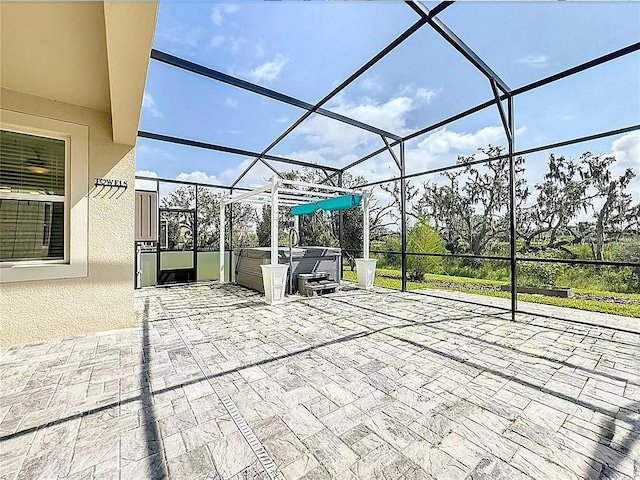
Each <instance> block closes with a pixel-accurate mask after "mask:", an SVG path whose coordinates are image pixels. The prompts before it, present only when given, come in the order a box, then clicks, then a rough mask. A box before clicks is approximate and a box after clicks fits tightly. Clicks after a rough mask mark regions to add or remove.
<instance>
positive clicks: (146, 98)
mask: <svg viewBox="0 0 640 480" xmlns="http://www.w3.org/2000/svg"><path fill="white" fill-rule="evenodd" d="M142 109H143V110H146V111H148V112H149V113H150V114H151V115H152V116H153V117H155V118H163V117H164V115H162V112H160V110H158V108H157V107H156V102H155V100H154V99H153V97H152V96H151V94H150V93H148V92H144V95H143V96H142Z"/></svg>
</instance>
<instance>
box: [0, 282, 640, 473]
mask: <svg viewBox="0 0 640 480" xmlns="http://www.w3.org/2000/svg"><path fill="white" fill-rule="evenodd" d="M488 301H490V302H492V303H491V304H487V302H488ZM136 307H137V309H138V311H139V314H140V318H139V320H140V322H139V323H140V326H139V327H137V328H134V329H127V330H119V331H110V332H103V333H96V334H88V335H84V336H79V337H73V338H66V339H61V340H57V341H52V342H45V343H41V344H37V345H22V346H16V347H10V348H4V349H2V350H0V478H2V479H5V478H6V479H15V478H25V479H26V478H28V479H32V478H47V479H49V478H81V479H84V478H87V479H91V478H94V479H98V478H122V479H125V478H126V479H131V478H133V479H135V478H141V479H143V478H144V479H148V478H167V477H170V478H176V479H178V478H180V479H181V478H184V479H207V478H208V479H218V478H221V479H241V478H243V479H245V478H247V479H248V478H251V479H253V478H265V479H266V478H287V479H298V478H305V479H310V478H339V479H350V478H362V479H369V478H372V479H373V478H384V479H406V480H408V479H430V478H431V479H433V478H474V479H476V478H478V479H480V478H487V479H489V478H491V479H494V478H497V479H501V478H503V479H527V478H534V479H539V478H545V479H552V478H559V479H572V478H575V479H583V478H594V479H595V478H616V479H625V480H630V479H638V478H640V328H639V322H638V320H637V319H628V318H624V317H616V316H609V315H602V314H594V313H592V312H588V313H585V312H579V311H576V310H570V309H562V308H559V307H548V306H544V307H537V306H533V307H532V306H530V305H526V304H525V305H523V306H522V308H523V310H525V311H526V312H529V313H519V314H518V315H517V318H516V321H512V320H511V316H510V314H509V313H508V312H505V310H504V309H503V308H502V307H504V305H503V302H502V299H491V300H488V299H487V298H482V299H479V298H477V297H474V296H470V295H464V294H460V293H446V292H433V291H431V292H430V291H422V292H415V293H401V292H397V291H391V290H383V289H378V288H376V289H374V290H372V291H362V290H357V289H354V288H352V287H348V286H346V287H345V288H343V289H342V290H341V291H339V292H338V293H336V294H334V295H330V296H326V297H317V298H309V299H296V298H292V299H289V301H288V302H286V303H285V304H284V305H280V306H267V305H265V304H264V302H263V301H262V299H261V298H260V296H258V295H257V294H255V293H254V292H251V291H248V290H245V289H242V288H240V287H235V286H229V285H226V286H220V285H217V284H215V283H212V284H198V285H191V286H178V287H172V288H157V289H154V288H149V289H143V290H141V291H139V292H138V293H137V298H136Z"/></svg>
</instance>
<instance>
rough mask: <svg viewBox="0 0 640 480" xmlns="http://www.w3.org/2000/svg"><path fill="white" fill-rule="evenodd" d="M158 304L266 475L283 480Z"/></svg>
mask: <svg viewBox="0 0 640 480" xmlns="http://www.w3.org/2000/svg"><path fill="white" fill-rule="evenodd" d="M158 302H159V303H160V306H161V307H162V310H163V312H164V313H165V316H166V318H167V319H168V320H169V322H171V325H172V326H173V328H175V329H176V332H177V333H178V336H179V337H180V339H181V340H182V343H184V345H185V347H187V348H188V349H189V353H191V356H192V357H193V359H194V360H195V362H196V364H197V365H198V368H199V369H200V371H201V372H202V374H203V375H204V377H205V378H206V379H207V382H209V385H211V388H213V391H214V393H215V394H216V396H217V397H218V399H219V400H220V402H222V405H223V406H224V408H225V410H226V411H227V413H228V414H229V416H230V417H231V419H232V420H233V423H235V425H236V427H238V430H240V433H241V434H242V436H243V437H244V439H245V440H246V441H247V443H248V444H249V447H250V448H251V450H252V451H253V453H254V454H255V456H256V457H257V458H258V461H259V462H260V464H261V465H262V468H263V469H264V471H265V473H266V474H267V475H268V476H269V478H270V479H272V480H281V479H283V478H284V477H283V476H282V474H281V473H280V471H279V470H278V467H276V464H275V463H274V461H273V460H272V459H271V457H270V456H269V454H268V453H267V451H266V450H265V448H264V446H263V445H262V443H261V442H260V440H258V437H256V435H255V433H253V430H251V427H249V424H248V423H247V421H246V420H245V419H244V418H243V417H242V415H241V414H240V411H239V410H238V407H236V404H235V403H233V400H232V399H231V397H230V396H229V395H228V394H227V393H226V392H225V391H224V390H223V388H222V387H221V386H220V383H219V382H218V381H217V380H216V379H215V377H214V376H213V373H212V372H211V370H210V369H209V367H208V366H207V365H206V364H205V363H204V362H203V361H202V360H201V359H200V358H199V356H198V355H197V353H196V352H195V351H194V350H193V348H192V347H193V345H192V344H191V341H190V340H188V339H187V338H185V336H184V335H183V334H182V333H181V332H180V329H179V328H178V326H177V325H176V323H175V322H174V321H173V318H171V317H170V316H169V314H168V312H167V310H166V308H165V307H164V304H163V302H162V299H160V298H158Z"/></svg>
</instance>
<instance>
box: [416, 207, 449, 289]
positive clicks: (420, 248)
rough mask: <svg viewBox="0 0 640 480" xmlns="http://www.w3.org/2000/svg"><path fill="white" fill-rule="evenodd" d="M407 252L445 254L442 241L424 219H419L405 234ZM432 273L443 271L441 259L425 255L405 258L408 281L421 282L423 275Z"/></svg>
mask: <svg viewBox="0 0 640 480" xmlns="http://www.w3.org/2000/svg"><path fill="white" fill-rule="evenodd" d="M407 250H408V251H410V252H415V253H435V254H438V253H447V249H446V248H445V246H444V241H443V240H442V238H441V237H440V235H438V232H436V231H435V229H434V228H433V227H432V226H431V225H430V224H429V220H428V219H427V218H426V217H420V218H419V219H418V221H417V223H416V224H415V225H414V226H413V227H411V228H410V229H409V231H408V232H407ZM434 271H444V270H443V268H442V257H432V256H426V255H425V256H418V255H409V256H408V257H407V272H408V278H409V279H410V280H422V279H423V278H424V275H425V273H432V272H434Z"/></svg>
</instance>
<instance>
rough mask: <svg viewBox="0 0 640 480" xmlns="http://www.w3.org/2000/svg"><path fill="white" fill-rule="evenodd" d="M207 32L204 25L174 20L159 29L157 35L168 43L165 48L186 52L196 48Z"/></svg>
mask: <svg viewBox="0 0 640 480" xmlns="http://www.w3.org/2000/svg"><path fill="white" fill-rule="evenodd" d="M206 33H207V32H206V30H205V29H204V28H202V27H194V26H193V25H188V24H186V23H178V22H174V23H173V24H171V25H169V26H167V27H165V28H163V29H162V30H158V31H157V33H156V36H157V37H158V39H160V40H162V41H163V42H165V43H166V44H167V46H166V47H165V48H167V49H168V50H169V51H170V52H174V53H175V52H178V53H181V54H184V53H185V52H192V51H193V50H196V49H197V48H198V47H199V46H200V41H201V40H202V38H203V37H204V36H205V35H206Z"/></svg>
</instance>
